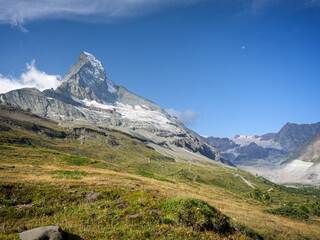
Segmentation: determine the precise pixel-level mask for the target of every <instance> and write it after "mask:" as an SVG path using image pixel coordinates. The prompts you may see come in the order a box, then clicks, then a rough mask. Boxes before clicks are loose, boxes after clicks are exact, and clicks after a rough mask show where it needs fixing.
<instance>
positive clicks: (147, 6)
mask: <svg viewBox="0 0 320 240" xmlns="http://www.w3.org/2000/svg"><path fill="white" fill-rule="evenodd" d="M26 2H27V1H22V0H12V1H4V0H0V5H1V6H2V7H1V9H0V62H1V64H0V74H1V75H0V84H2V87H3V86H4V85H5V84H9V81H15V82H19V81H23V83H26V82H28V81H30V79H32V78H35V77H39V76H40V77H42V78H43V79H46V80H47V81H52V77H56V76H51V75H61V76H63V75H64V74H65V73H66V72H68V70H69V68H70V66H71V65H72V64H74V63H75V62H76V61H77V58H78V56H79V55H80V53H81V52H82V51H87V52H90V53H92V54H93V55H95V56H96V57H97V58H98V59H99V60H100V61H101V62H102V63H103V64H104V66H105V68H106V72H107V76H108V78H110V79H111V80H113V81H114V82H115V83H116V84H117V85H122V86H125V87H126V88H127V89H129V90H131V91H133V92H134V93H136V94H138V95H141V96H143V97H145V98H148V99H150V100H152V101H154V102H155V103H157V104H158V105H160V106H161V107H162V108H164V109H174V110H175V111H176V112H177V113H178V114H179V116H181V117H182V118H183V119H184V120H185V121H186V122H188V124H189V125H188V127H189V128H191V129H192V130H194V131H196V132H198V133H199V134H201V135H213V136H228V137H233V136H234V135H236V134H247V135H250V134H264V133H267V132H277V131H278V130H279V129H280V128H281V127H282V126H283V125H284V124H285V123H286V122H295V123H314V122H318V121H320V111H319V106H320V94H319V90H320V67H319V63H320V44H319V43H320V27H319V26H320V25H319V23H320V1H318V0H305V1H303V0H300V1H299V0H284V1H276V0H240V1H231V0H225V1H214V0H212V1H210V0H185V1H182V0H176V1H175V0H162V1H160V0H148V1H147V0H131V1H129V0H107V1H102V0H91V1H88V0H81V1H75V0H68V1H67V0H65V1H60V0H57V1H50V0H45V1H40V0H30V1H28V3H26ZM235 2H236V3H235ZM279 2H281V3H279ZM33 60H34V61H35V62H33ZM26 64H28V65H26ZM21 74H22V75H21ZM49 75H50V76H49ZM1 81H2V82H1ZM23 83H22V84H21V85H23ZM17 86H19V85H17ZM0 90H1V86H0ZM184 112H186V114H184Z"/></svg>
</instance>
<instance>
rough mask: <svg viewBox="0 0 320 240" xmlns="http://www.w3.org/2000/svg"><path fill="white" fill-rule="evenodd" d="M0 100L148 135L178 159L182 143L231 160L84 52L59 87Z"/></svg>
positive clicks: (65, 120)
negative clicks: (114, 78) (112, 77)
mask: <svg viewBox="0 0 320 240" xmlns="http://www.w3.org/2000/svg"><path fill="white" fill-rule="evenodd" d="M0 103H2V104H6V105H10V106H13V107H17V108H20V109H23V110H27V111H29V112H32V113H34V114H37V115H39V116H44V117H48V118H51V119H55V120H59V121H60V124H63V125H68V124H69V125H93V126H108V127H112V128H115V129H117V130H120V131H123V132H126V133H129V134H130V135H132V136H134V137H138V138H140V139H144V140H147V141H149V142H150V144H153V145H154V147H155V148H159V149H158V150H159V151H160V150H161V151H162V153H166V154H167V155H169V156H174V157H176V159H177V160H185V159H187V156H186V154H185V151H183V150H182V149H186V150H188V151H190V152H192V153H196V154H197V157H198V158H201V159H202V158H203V156H205V157H207V158H209V159H212V160H215V161H218V162H223V163H228V164H231V163H230V162H228V161H227V160H226V159H225V158H224V157H223V156H221V154H220V153H219V151H218V150H217V149H216V148H214V147H212V146H211V145H209V144H207V143H206V142H205V141H204V140H203V139H202V138H201V137H200V136H199V135H198V134H196V133H195V132H193V131H191V130H189V129H188V128H186V127H185V126H184V125H183V124H182V123H181V122H180V121H178V120H177V119H176V118H175V117H172V116H170V115H169V114H168V113H167V112H166V111H164V110H163V109H162V108H161V107H159V106H158V105H157V104H155V103H153V102H151V101H149V100H147V99H144V98H142V97H140V96H138V95H136V94H134V93H132V92H130V91H128V90H127V89H125V88H124V87H120V86H117V85H116V84H115V83H114V82H112V81H111V80H110V79H108V78H107V77H106V72H105V69H104V67H103V65H102V63H101V62H100V61H99V60H97V59H96V58H95V57H94V56H93V55H91V54H90V53H87V52H83V53H81V55H80V57H79V60H78V62H77V63H76V64H75V65H73V66H72V67H71V69H70V71H69V72H68V73H67V74H66V75H65V76H64V77H63V79H62V80H61V85H60V86H59V87H58V88H57V89H55V90H54V89H49V90H45V91H43V92H41V91H39V90H38V89H36V88H24V89H18V90H13V91H10V92H8V93H5V94H0ZM204 159H206V158H204ZM207 160H208V159H207Z"/></svg>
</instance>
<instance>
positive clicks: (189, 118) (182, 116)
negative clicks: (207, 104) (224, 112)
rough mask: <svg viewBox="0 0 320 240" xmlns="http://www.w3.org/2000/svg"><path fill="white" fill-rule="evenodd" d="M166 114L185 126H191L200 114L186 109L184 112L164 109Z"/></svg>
mask: <svg viewBox="0 0 320 240" xmlns="http://www.w3.org/2000/svg"><path fill="white" fill-rule="evenodd" d="M166 111H167V113H169V114H170V115H171V116H173V117H176V118H177V119H178V120H180V121H181V122H183V123H184V124H186V125H192V124H193V123H194V122H195V121H196V119H197V118H198V117H199V116H200V115H201V113H197V112H195V111H194V110H193V109H188V110H187V111H185V112H181V111H177V110H174V109H173V108H170V109H166Z"/></svg>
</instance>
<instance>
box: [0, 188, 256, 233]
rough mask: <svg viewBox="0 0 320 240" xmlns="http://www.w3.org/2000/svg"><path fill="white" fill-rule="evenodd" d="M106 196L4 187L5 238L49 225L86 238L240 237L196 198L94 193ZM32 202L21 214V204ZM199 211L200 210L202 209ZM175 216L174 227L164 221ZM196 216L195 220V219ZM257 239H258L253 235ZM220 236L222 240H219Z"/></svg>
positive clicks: (140, 192)
mask: <svg viewBox="0 0 320 240" xmlns="http://www.w3.org/2000/svg"><path fill="white" fill-rule="evenodd" d="M95 191H96V192H101V194H100V195H99V197H98V198H96V199H94V201H93V202H90V203H86V202H85V198H86V196H87V194H89V193H90V192H92V188H90V189H88V188H86V187H85V186H83V185H74V186H70V187H69V188H65V187H63V186H60V187H59V186H57V185H44V184H42V185H40V186H36V185H33V184H20V185H19V186H17V185H14V184H13V185H10V184H6V185H0V194H1V204H3V202H5V201H6V202H7V204H6V207H5V208H3V207H2V208H0V222H6V225H5V227H4V229H3V230H2V232H1V233H0V237H1V236H6V239H14V238H15V237H17V236H18V229H19V227H20V226H21V225H25V226H26V227H27V228H28V229H31V228H34V227H37V226H41V225H45V224H47V223H48V220H49V219H51V220H50V221H51V222H52V223H54V224H57V225H59V226H61V227H62V228H63V229H64V230H66V231H67V232H72V233H74V234H77V235H79V236H81V237H82V238H84V239H146V238H148V239H159V238H167V239H201V238H202V237H204V238H208V237H209V238H215V237H217V236H219V234H224V235H230V236H241V235H242V233H241V232H239V231H237V230H236V229H235V227H234V226H233V225H232V223H231V222H230V220H229V218H228V217H227V216H224V215H223V214H222V213H220V212H219V211H217V210H216V209H215V208H213V207H212V206H210V205H209V204H207V203H205V202H204V201H201V200H197V199H182V198H179V199H177V198H174V199H166V198H162V197H159V196H157V195H155V194H152V193H150V192H148V191H145V190H137V191H132V190H125V189H120V188H116V189H99V188H98V189H95ZM29 203H33V205H31V206H30V207H26V208H23V209H19V208H18V206H20V205H22V204H29ZM199 208H200V210H199ZM166 216H170V217H173V218H174V219H175V220H174V221H175V222H174V223H173V222H169V220H165V219H166V218H167V217H166ZM190 217H191V218H190ZM251 233H252V234H253V235H254V236H258V235H257V234H256V233H254V232H253V231H251ZM217 234H218V235H217Z"/></svg>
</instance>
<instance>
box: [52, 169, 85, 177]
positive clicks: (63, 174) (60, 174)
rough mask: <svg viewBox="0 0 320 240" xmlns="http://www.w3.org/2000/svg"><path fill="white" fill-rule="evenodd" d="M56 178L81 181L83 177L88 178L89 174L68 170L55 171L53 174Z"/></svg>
mask: <svg viewBox="0 0 320 240" xmlns="http://www.w3.org/2000/svg"><path fill="white" fill-rule="evenodd" d="M51 174H52V175H54V177H55V178H66V179H81V178H82V176H87V175H88V173H87V172H84V171H77V170H76V171H68V170H55V171H52V172H51Z"/></svg>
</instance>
